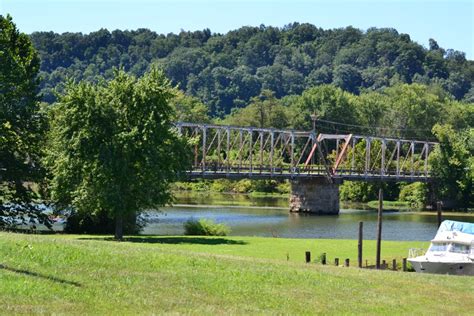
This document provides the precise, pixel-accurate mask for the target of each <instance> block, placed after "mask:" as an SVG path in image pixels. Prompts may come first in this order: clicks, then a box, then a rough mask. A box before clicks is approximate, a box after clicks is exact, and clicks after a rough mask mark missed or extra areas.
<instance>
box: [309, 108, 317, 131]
mask: <svg viewBox="0 0 474 316" xmlns="http://www.w3.org/2000/svg"><path fill="white" fill-rule="evenodd" d="M310 117H311V121H312V122H313V133H316V120H317V119H318V115H317V114H316V113H315V112H313V114H311V115H310Z"/></svg>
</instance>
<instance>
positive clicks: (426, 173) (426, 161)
mask: <svg viewBox="0 0 474 316" xmlns="http://www.w3.org/2000/svg"><path fill="white" fill-rule="evenodd" d="M429 150H430V145H429V144H428V143H425V166H424V169H425V170H424V171H425V172H424V173H425V177H428V152H429Z"/></svg>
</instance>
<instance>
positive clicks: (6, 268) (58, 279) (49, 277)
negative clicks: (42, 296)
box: [0, 264, 82, 287]
mask: <svg viewBox="0 0 474 316" xmlns="http://www.w3.org/2000/svg"><path fill="white" fill-rule="evenodd" d="M0 269H4V270H7V271H11V272H15V273H18V274H23V275H28V276H34V277H37V278H41V279H45V280H50V281H54V282H57V283H62V284H68V285H73V286H77V287H81V286H82V285H81V284H80V283H77V282H74V281H68V280H64V279H60V278H57V277H54V276H51V275H46V274H41V273H38V272H33V271H28V270H23V269H16V268H12V267H9V266H6V265H4V264H0Z"/></svg>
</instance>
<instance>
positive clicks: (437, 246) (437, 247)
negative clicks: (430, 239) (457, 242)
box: [430, 242, 448, 251]
mask: <svg viewBox="0 0 474 316" xmlns="http://www.w3.org/2000/svg"><path fill="white" fill-rule="evenodd" d="M447 249H448V243H446V242H436V243H435V242H434V243H432V244H431V247H430V251H446V250H447Z"/></svg>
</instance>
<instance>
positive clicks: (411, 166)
mask: <svg viewBox="0 0 474 316" xmlns="http://www.w3.org/2000/svg"><path fill="white" fill-rule="evenodd" d="M176 127H177V128H178V131H179V132H180V133H181V134H182V135H184V136H186V137H190V138H191V139H192V142H193V154H194V161H193V167H192V170H190V171H189V172H188V174H189V176H190V177H191V178H255V179H272V178H275V179H276V178H280V179H290V180H293V181H292V189H293V191H294V192H295V191H298V190H299V189H301V190H303V191H305V193H304V194H305V195H307V194H313V193H311V192H309V191H308V190H310V191H318V190H322V189H323V191H324V190H325V189H328V188H331V187H333V188H335V189H334V190H336V189H337V184H338V183H340V182H341V181H343V180H354V181H374V180H375V181H405V182H414V181H430V180H431V175H430V166H429V164H428V158H429V154H430V153H431V152H432V149H433V147H434V146H435V145H436V143H433V142H427V141H418V140H407V139H396V138H387V137H373V136H360V135H352V134H348V135H339V134H318V133H315V132H313V131H309V132H308V131H297V130H280V129H272V128H256V127H235V126H221V125H208V124H194V123H184V122H178V123H176ZM299 187H300V188H299ZM310 187H311V188H310ZM334 190H333V191H334ZM324 194H325V195H328V194H329V195H331V194H332V193H328V192H325V193H324ZM300 195H301V194H300ZM337 197H338V189H337ZM304 200H308V196H305V197H304ZM303 209H304V208H303ZM337 209H339V205H338V203H337Z"/></svg>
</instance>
